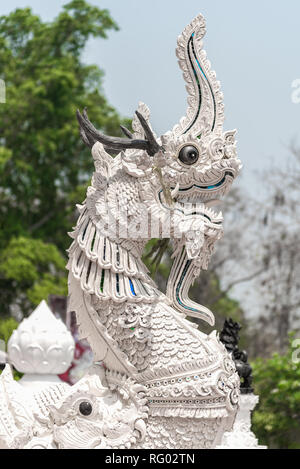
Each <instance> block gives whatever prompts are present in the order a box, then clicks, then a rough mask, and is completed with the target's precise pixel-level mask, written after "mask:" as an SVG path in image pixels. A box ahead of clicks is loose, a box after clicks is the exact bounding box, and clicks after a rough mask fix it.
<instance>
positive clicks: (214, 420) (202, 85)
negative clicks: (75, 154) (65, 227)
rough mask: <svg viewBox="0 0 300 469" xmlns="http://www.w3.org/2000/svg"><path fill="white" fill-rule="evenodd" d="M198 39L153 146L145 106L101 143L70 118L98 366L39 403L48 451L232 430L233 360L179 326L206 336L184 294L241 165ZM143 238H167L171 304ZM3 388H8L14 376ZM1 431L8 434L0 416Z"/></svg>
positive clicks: (79, 280)
mask: <svg viewBox="0 0 300 469" xmlns="http://www.w3.org/2000/svg"><path fill="white" fill-rule="evenodd" d="M204 34H205V22H204V19H203V17H202V16H201V15H199V16H197V17H196V18H195V19H194V20H193V21H192V22H191V23H190V24H189V25H188V26H187V27H186V28H185V30H184V31H183V33H182V35H181V36H180V37H179V38H178V47H177V57H178V59H179V65H180V67H181V69H182V71H183V75H184V79H185V81H186V84H187V91H188V95H189V96H188V109H187V113H186V116H185V117H183V118H182V119H181V121H180V123H179V124H178V125H176V126H175V127H174V128H173V130H172V131H170V132H168V133H166V134H165V135H163V136H162V137H160V138H158V137H157V136H156V135H155V133H154V131H153V130H152V128H151V126H150V123H149V110H148V108H147V107H146V106H145V105H144V104H140V105H139V109H138V111H137V112H136V115H135V117H134V120H133V125H132V127H133V131H134V133H133V134H132V133H131V132H129V131H128V130H127V129H125V128H123V131H124V133H125V135H126V138H114V137H108V136H105V135H103V134H102V133H101V132H99V131H98V130H96V129H95V127H94V126H93V125H92V124H91V122H90V121H89V120H88V116H87V113H86V111H84V112H83V114H81V113H80V112H78V120H79V124H80V132H81V136H82V138H83V140H84V142H85V143H86V144H87V145H88V146H89V147H90V148H91V150H92V155H93V159H94V162H95V172H94V175H93V178H92V183H91V186H90V187H89V188H88V191H87V197H86V200H85V201H84V202H83V204H82V205H81V206H79V211H80V217H79V219H78V222H77V226H76V228H75V229H74V232H73V233H72V234H71V236H72V238H73V240H74V241H73V243H72V245H71V247H70V249H69V256H70V258H69V263H68V269H69V294H70V305H69V308H70V310H75V311H76V314H77V321H78V324H79V327H80V332H81V336H82V338H86V339H87V340H88V341H89V343H90V344H91V346H92V349H93V352H94V356H95V360H96V362H102V365H101V366H100V365H98V366H97V365H96V366H95V367H93V368H92V369H91V370H90V372H89V374H88V375H86V376H85V377H84V378H82V379H81V380H80V381H79V382H78V383H76V385H74V386H72V387H70V388H69V389H68V391H66V392H65V394H63V393H61V392H57V393H55V392H54V391H53V390H52V395H51V396H50V395H47V397H45V396H46V394H47V393H46V391H45V390H44V391H43V396H41V406H40V407H39V408H35V407H34V406H33V408H32V410H31V412H32V414H31V415H30V418H31V419H32V421H35V422H36V426H33V435H32V434H30V431H29V433H28V434H27V439H28V442H30V438H39V440H38V441H40V439H41V438H43V437H44V438H48V437H49V435H51V438H52V440H51V444H52V446H53V447H55V448H153V449H154V448H168V449H172V448H177V449H181V448H182V449H184V448H214V447H216V446H217V445H218V444H219V443H220V442H221V439H222V436H223V433H224V432H225V431H228V430H230V429H231V427H232V425H233V422H234V418H235V415H236V411H237V407H238V400H239V383H240V381H239V377H238V375H237V373H236V369H235V365H234V362H233V361H232V359H231V356H230V355H229V353H228V352H227V351H226V349H225V347H224V345H223V344H221V342H220V341H219V338H218V336H217V334H216V332H215V331H213V332H212V333H211V334H210V335H206V334H204V333H201V332H200V331H199V330H198V328H197V326H195V324H193V323H192V322H190V321H189V320H188V319H187V317H195V318H198V319H202V320H204V321H206V322H208V323H209V324H210V325H211V326H213V325H214V316H213V314H212V312H211V311H209V310H208V309H207V308H206V307H204V306H201V305H198V304H196V303H194V302H192V301H191V300H190V299H189V298H188V291H189V287H190V285H191V283H192V282H193V281H194V280H195V279H196V278H197V277H198V276H199V274H200V272H201V269H206V268H207V266H208V262H209V258H210V256H211V254H212V252H213V248H214V244H215V242H216V241H217V240H218V239H220V238H221V237H222V234H223V228H222V215H221V214H220V213H219V214H218V213H215V212H214V211H213V209H212V208H211V207H212V206H214V205H215V204H216V203H217V201H218V200H219V198H220V197H221V196H223V195H224V194H225V193H227V192H228V190H229V189H230V186H231V184H232V182H233V180H234V178H235V177H236V176H237V174H238V172H239V170H240V167H241V163H240V160H239V159H238V158H237V155H236V147H235V131H231V132H225V133H224V132H223V119H224V108H223V96H222V93H221V92H220V85H219V82H218V81H217V80H216V75H215V73H214V72H213V71H211V69H210V63H209V62H208V60H207V59H206V54H205V52H204V51H203V49H202V38H203V36H204ZM111 153H114V154H117V155H116V156H115V157H112V156H111ZM152 238H161V239H162V238H170V239H171V241H172V244H173V247H174V256H173V257H174V263H173V267H172V269H171V272H170V276H169V279H168V286H167V292H166V294H163V293H161V292H160V291H158V289H157V287H156V285H155V284H154V282H153V281H152V279H151V278H150V277H149V275H148V272H147V269H146V267H145V266H144V264H143V263H142V261H141V256H142V253H143V249H144V246H145V244H146V243H147V241H149V240H150V239H152ZM14 385H17V383H14ZM2 386H4V387H5V386H6V387H7V388H9V386H13V383H12V381H11V377H10V375H9V369H6V370H5V372H4V378H3V379H2ZM11 413H12V414H13V415H15V423H14V425H15V426H16V427H18V428H19V429H20V432H21V436H22V438H21V436H20V435H19V437H18V435H17V434H16V435H15V437H14V438H11V440H10V445H11V446H13V445H14V447H22V445H23V446H24V441H25V444H26V435H25V436H24V432H25V431H23V433H22V430H23V426H24V425H25V424H24V419H23V422H21V423H20V422H19V421H18V420H17V416H16V414H15V413H14V411H11ZM4 414H5V413H4ZM1 419H2V420H1ZM0 422H1V423H0V424H1V425H2V433H3V427H4V426H5V425H4V424H3V418H2V415H1V418H0ZM31 427H32V426H31ZM31 427H30V428H31ZM47 432H48V433H47ZM25 433H26V432H25ZM31 433H32V432H31ZM0 435H1V429H0ZM47 435H48V436H47ZM0 440H1V436H0ZM8 440H9V439H8V438H7V441H8ZM20 441H21V443H20ZM8 446H9V444H8Z"/></svg>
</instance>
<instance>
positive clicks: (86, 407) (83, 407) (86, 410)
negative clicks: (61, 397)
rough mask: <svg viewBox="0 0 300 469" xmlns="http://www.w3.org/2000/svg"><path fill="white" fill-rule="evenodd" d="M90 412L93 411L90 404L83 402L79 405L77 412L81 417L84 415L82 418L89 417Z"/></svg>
mask: <svg viewBox="0 0 300 469" xmlns="http://www.w3.org/2000/svg"><path fill="white" fill-rule="evenodd" d="M92 411H93V407H92V404H91V403H90V402H87V401H84V402H81V403H80V406H79V412H80V413H81V414H82V415H84V416H88V415H91V413H92Z"/></svg>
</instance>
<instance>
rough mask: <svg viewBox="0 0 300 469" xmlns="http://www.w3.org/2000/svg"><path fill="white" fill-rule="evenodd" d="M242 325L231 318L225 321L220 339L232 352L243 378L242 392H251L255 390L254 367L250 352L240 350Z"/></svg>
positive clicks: (240, 375)
mask: <svg viewBox="0 0 300 469" xmlns="http://www.w3.org/2000/svg"><path fill="white" fill-rule="evenodd" d="M241 329H242V326H241V325H240V324H239V323H238V322H234V321H233V320H232V319H231V318H230V319H226V320H225V322H224V326H223V330H222V332H221V334H220V340H221V342H222V343H223V344H224V345H225V347H226V350H227V351H228V352H229V353H231V354H232V358H233V360H234V363H235V366H236V370H237V372H238V375H239V377H240V379H241V386H240V390H241V393H242V394H251V393H253V392H254V390H253V387H252V386H251V385H252V379H253V377H252V368H251V366H250V365H249V363H248V354H247V352H246V351H245V350H242V351H240V350H239V347H238V344H239V340H240V337H239V331H240V330H241Z"/></svg>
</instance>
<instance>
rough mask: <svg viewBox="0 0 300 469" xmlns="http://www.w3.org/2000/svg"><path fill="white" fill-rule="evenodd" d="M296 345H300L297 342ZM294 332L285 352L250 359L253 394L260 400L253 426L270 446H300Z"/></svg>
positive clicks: (299, 394)
mask: <svg viewBox="0 0 300 469" xmlns="http://www.w3.org/2000/svg"><path fill="white" fill-rule="evenodd" d="M298 348H299V346H298ZM298 352H299V350H298V351H297V349H296V348H295V343H293V336H291V339H290V346H289V348H288V350H287V352H286V353H285V354H282V355H280V354H278V353H275V354H273V356H272V357H271V358H269V359H262V358H258V359H256V360H255V361H254V362H253V363H251V365H252V367H253V377H254V387H255V394H258V395H259V398H260V402H259V405H258V407H257V409H256V411H255V412H254V415H253V420H252V421H253V430H254V432H255V434H256V436H257V437H258V438H259V440H260V442H261V443H263V444H267V445H268V446H269V447H270V448H282V449H293V448H298V449H300V436H299V427H300V364H299V353H298Z"/></svg>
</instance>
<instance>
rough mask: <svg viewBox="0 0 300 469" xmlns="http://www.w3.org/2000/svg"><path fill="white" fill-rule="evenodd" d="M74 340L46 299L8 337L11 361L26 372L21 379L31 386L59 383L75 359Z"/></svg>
mask: <svg viewBox="0 0 300 469" xmlns="http://www.w3.org/2000/svg"><path fill="white" fill-rule="evenodd" d="M74 349H75V342H74V339H73V337H72V335H71V333H70V332H69V331H68V329H67V327H66V326H65V324H64V323H63V322H62V321H61V320H60V319H57V318H56V317H55V316H54V314H53V313H52V311H51V310H50V308H49V307H48V305H47V303H46V302H45V301H42V302H41V303H40V304H39V306H38V307H37V308H36V309H35V310H34V311H33V313H32V314H31V315H30V316H29V317H28V318H25V319H23V321H22V322H21V323H20V324H19V326H18V328H17V329H16V330H14V332H13V333H12V335H11V337H10V339H9V341H8V346H7V350H8V361H9V362H10V363H12V364H13V366H14V367H15V368H16V370H18V371H19V372H20V373H24V376H23V377H22V378H21V380H20V381H19V382H20V384H22V386H26V387H29V388H41V387H46V386H48V385H49V384H53V383H60V379H59V377H58V376H57V375H59V374H62V373H64V372H65V371H66V370H67V369H68V368H69V366H70V365H71V362H72V360H73V356H74Z"/></svg>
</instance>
